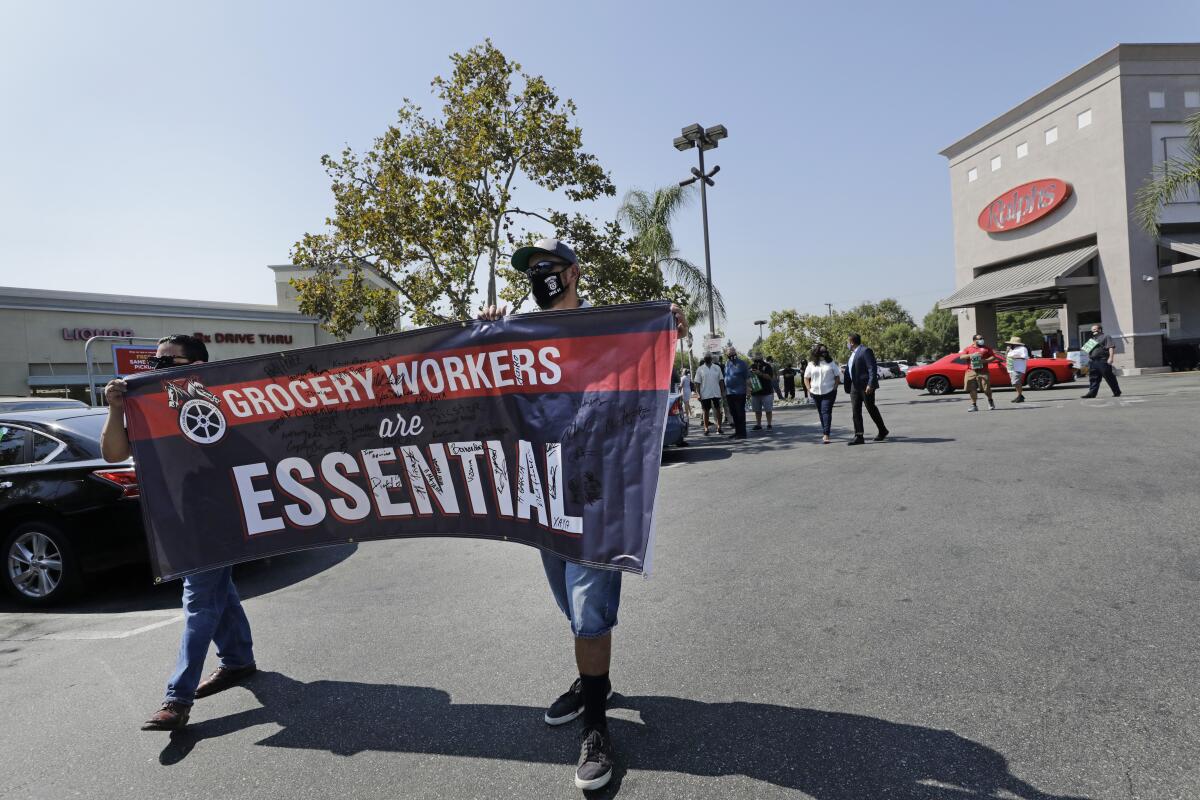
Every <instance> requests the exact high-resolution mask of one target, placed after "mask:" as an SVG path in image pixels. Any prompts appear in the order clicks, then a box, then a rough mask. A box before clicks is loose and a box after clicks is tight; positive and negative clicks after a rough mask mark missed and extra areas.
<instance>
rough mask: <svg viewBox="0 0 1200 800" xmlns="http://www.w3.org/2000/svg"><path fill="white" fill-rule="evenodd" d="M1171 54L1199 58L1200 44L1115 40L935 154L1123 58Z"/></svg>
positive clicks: (951, 153) (990, 130)
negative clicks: (1080, 63) (1099, 51)
mask: <svg viewBox="0 0 1200 800" xmlns="http://www.w3.org/2000/svg"><path fill="white" fill-rule="evenodd" d="M1180 51H1182V52H1180ZM1175 58H1191V59H1200V44H1195V43H1190V42H1166V43H1152V42H1147V43H1137V44H1128V43H1127V44H1117V45H1115V46H1114V47H1112V48H1110V49H1109V50H1107V51H1105V52H1104V53H1101V54H1100V55H1099V56H1097V57H1096V58H1094V59H1092V60H1091V61H1089V62H1088V63H1086V64H1084V65H1083V66H1082V67H1080V68H1079V69H1077V70H1075V71H1074V72H1072V73H1070V74H1069V75H1067V76H1066V77H1064V78H1062V79H1060V80H1058V81H1055V82H1054V83H1053V84H1051V85H1050V86H1048V87H1046V88H1045V89H1043V90H1041V91H1040V92H1038V93H1037V94H1035V95H1033V96H1032V97H1030V98H1028V99H1026V100H1025V101H1023V102H1021V103H1019V104H1017V105H1016V106H1014V107H1013V108H1011V109H1009V110H1008V111H1006V112H1004V113H1003V114H1001V115H1000V116H998V117H996V118H995V119H993V120H992V121H990V122H987V123H985V124H983V125H981V126H980V127H978V128H976V129H975V130H974V131H972V132H971V133H968V134H967V135H966V136H964V137H962V138H961V139H959V140H958V141H956V142H954V143H953V144H951V145H950V146H948V147H946V148H944V149H942V150H941V151H939V152H938V155H940V156H944V157H945V158H947V159H950V158H954V157H955V156H957V155H959V154H961V153H962V152H963V151H965V150H967V149H969V148H971V147H973V146H974V145H976V144H979V143H980V142H982V141H984V140H985V139H987V138H988V137H990V136H992V135H993V134H995V133H998V132H1000V131H1002V130H1004V129H1005V128H1008V127H1009V126H1011V125H1013V124H1014V123H1016V122H1018V121H1019V120H1021V119H1024V118H1025V117H1027V116H1029V115H1030V114H1031V113H1032V112H1033V111H1035V110H1036V109H1038V108H1041V107H1042V106H1045V105H1047V104H1049V103H1050V102H1051V101H1053V100H1054V99H1055V98H1058V97H1061V96H1062V95H1064V94H1066V93H1067V92H1068V91H1070V90H1071V89H1074V88H1075V87H1077V86H1079V85H1081V84H1083V83H1085V82H1086V81H1088V80H1090V79H1092V78H1095V77H1097V76H1099V75H1101V74H1103V73H1104V72H1105V71H1107V70H1109V69H1112V68H1113V67H1115V66H1117V65H1118V64H1120V62H1121V61H1123V60H1124V61H1167V60H1171V59H1175Z"/></svg>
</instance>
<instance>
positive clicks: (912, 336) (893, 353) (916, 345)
mask: <svg viewBox="0 0 1200 800" xmlns="http://www.w3.org/2000/svg"><path fill="white" fill-rule="evenodd" d="M874 341H875V345H874V347H873V349H874V350H875V355H877V356H878V357H879V358H881V359H884V360H888V361H894V360H896V359H900V358H903V359H905V360H908V361H913V360H915V359H916V358H917V357H918V356H920V355H922V354H923V351H924V345H925V340H924V337H923V336H922V335H921V331H920V330H919V329H918V328H917V327H915V326H913V325H906V324H905V323H903V322H897V323H894V324H892V325H888V326H887V327H886V328H884V329H883V330H882V331H880V332H879V336H878V337H877V338H876V339H875V340H874Z"/></svg>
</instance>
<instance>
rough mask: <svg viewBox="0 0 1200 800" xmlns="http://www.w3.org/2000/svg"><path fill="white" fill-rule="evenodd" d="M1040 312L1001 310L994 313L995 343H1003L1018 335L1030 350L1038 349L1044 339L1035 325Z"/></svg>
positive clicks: (1043, 342)
mask: <svg viewBox="0 0 1200 800" xmlns="http://www.w3.org/2000/svg"><path fill="white" fill-rule="evenodd" d="M1041 314H1042V312H1041V311H1001V312H1000V313H999V314H997V315H996V338H997V339H998V340H999V341H998V342H997V344H1000V345H1003V344H1004V342H1006V341H1008V340H1009V339H1010V338H1012V337H1013V336H1019V337H1020V338H1021V341H1022V342H1024V343H1025V346H1026V347H1028V348H1029V349H1030V350H1038V349H1040V348H1041V347H1042V345H1043V344H1045V341H1046V337H1045V336H1044V335H1043V334H1042V332H1041V331H1040V330H1038V327H1037V321H1038V319H1039V318H1040V317H1041Z"/></svg>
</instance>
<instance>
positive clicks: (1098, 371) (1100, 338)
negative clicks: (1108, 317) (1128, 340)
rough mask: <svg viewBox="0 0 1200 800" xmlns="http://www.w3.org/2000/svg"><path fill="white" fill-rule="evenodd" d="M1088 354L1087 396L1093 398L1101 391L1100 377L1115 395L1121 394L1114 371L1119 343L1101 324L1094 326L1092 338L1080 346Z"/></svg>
mask: <svg viewBox="0 0 1200 800" xmlns="http://www.w3.org/2000/svg"><path fill="white" fill-rule="evenodd" d="M1080 349H1081V350H1083V351H1084V352H1085V353H1087V354H1088V393H1087V394H1085V395H1084V397H1085V398H1092V397H1095V396H1096V393H1097V392H1099V391H1100V379H1101V378H1103V379H1104V381H1105V382H1106V383H1108V388H1109V389H1111V390H1112V393H1113V397H1120V396H1121V386H1120V385H1119V384H1118V383H1117V376H1116V373H1114V372H1113V367H1112V365H1113V359H1114V358H1115V357H1116V355H1117V345H1116V344H1115V343H1114V342H1113V338H1112V337H1111V336H1109V335H1108V334H1107V333H1105V332H1104V328H1102V327H1101V326H1100V325H1099V324H1096V325H1093V326H1092V338H1090V339H1088V340H1087V341H1086V342H1084V343H1083V347H1081V348H1080Z"/></svg>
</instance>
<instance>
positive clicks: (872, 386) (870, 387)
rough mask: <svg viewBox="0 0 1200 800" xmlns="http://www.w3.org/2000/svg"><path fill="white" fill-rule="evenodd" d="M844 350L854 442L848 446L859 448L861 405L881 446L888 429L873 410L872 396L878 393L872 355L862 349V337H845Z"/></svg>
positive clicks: (861, 423) (871, 352) (876, 374)
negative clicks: (848, 352)
mask: <svg viewBox="0 0 1200 800" xmlns="http://www.w3.org/2000/svg"><path fill="white" fill-rule="evenodd" d="M846 349H848V350H849V351H850V358H848V359H847V360H846V391H848V392H849V393H850V407H851V409H852V411H851V415H852V418H853V420H854V438H853V439H851V440H850V441H849V442H848V444H851V445H855V444H863V441H864V440H863V418H862V410H863V406H864V405H865V406H866V407H867V413H868V414H870V415H871V421H872V422H874V423H875V428H876V429H877V433H876V435H875V441H877V442H882V441H883V440H884V439H886V438H887V437H888V429H887V426H886V425H884V424H883V415H882V414H880V413H879V409H878V408H876V407H875V392H876V390H878V389H879V368H878V366H877V365H876V363H875V353H874V352H873V351H872V350H871V348H869V347H864V346H863V343H862V337H861V336H859V335H858V334H857V333H852V334H850V335H849V336H848V337H847V339H846Z"/></svg>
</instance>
